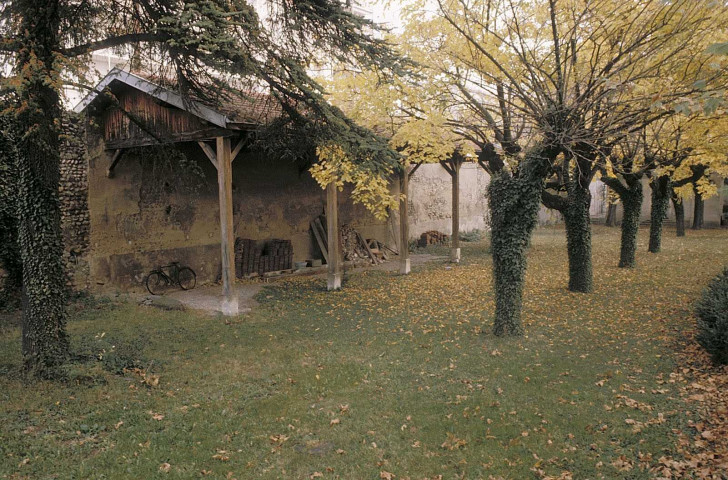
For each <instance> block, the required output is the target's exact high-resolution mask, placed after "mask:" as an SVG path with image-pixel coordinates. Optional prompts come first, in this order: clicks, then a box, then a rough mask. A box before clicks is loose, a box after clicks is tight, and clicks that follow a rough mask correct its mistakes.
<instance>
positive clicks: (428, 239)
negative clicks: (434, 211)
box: [417, 230, 450, 248]
mask: <svg viewBox="0 0 728 480" xmlns="http://www.w3.org/2000/svg"><path fill="white" fill-rule="evenodd" d="M448 243H450V235H448V234H446V233H442V232H438V231H437V230H430V231H428V232H425V233H423V234H422V235H420V239H419V241H418V242H417V245H418V246H419V247H420V248H424V247H426V246H428V245H447V244H448Z"/></svg>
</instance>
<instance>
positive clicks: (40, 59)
mask: <svg viewBox="0 0 728 480" xmlns="http://www.w3.org/2000/svg"><path fill="white" fill-rule="evenodd" d="M58 8H59V4H58V1H57V0H56V1H48V2H37V1H35V0H20V1H19V2H18V9H19V13H20V16H19V18H21V19H22V22H23V24H24V25H23V27H22V28H21V29H20V31H21V32H24V35H25V38H23V39H21V42H22V44H23V45H25V46H26V48H24V49H23V50H21V51H20V52H19V53H18V71H19V72H20V75H21V76H22V79H21V80H22V82H21V86H20V87H19V89H18V95H19V97H20V100H21V104H23V105H25V108H23V109H20V110H17V112H16V116H15V121H16V122H17V128H18V129H20V130H21V131H23V132H25V134H24V135H23V137H22V139H21V141H20V142H19V144H18V157H19V158H18V160H19V161H18V179H17V189H18V217H19V224H18V237H19V245H20V255H21V259H22V263H23V334H22V336H23V341H22V351H23V361H24V364H25V367H26V369H27V370H28V371H29V372H31V373H33V374H35V375H38V376H48V375H52V374H53V368H54V367H55V366H57V365H58V364H60V363H62V362H63V361H64V360H65V359H66V358H67V355H68V338H67V336H66V317H65V311H64V306H65V275H64V269H63V260H62V255H63V247H62V240H61V213H60V206H59V201H58V182H59V176H60V173H59V168H60V167H59V164H60V154H59V128H60V124H61V105H60V98H59V95H58V92H57V91H56V89H55V87H54V86H55V85H59V84H60V78H58V70H57V69H56V67H57V66H56V65H54V62H55V61H56V58H55V55H54V52H55V51H57V50H58V38H57V35H58V31H59V25H60V22H59V16H58Z"/></svg>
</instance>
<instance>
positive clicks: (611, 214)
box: [604, 203, 617, 227]
mask: <svg viewBox="0 0 728 480" xmlns="http://www.w3.org/2000/svg"><path fill="white" fill-rule="evenodd" d="M604 225H606V226H607V227H616V226H617V204H616V203H610V204H609V205H608V206H607V218H606V220H605V221H604Z"/></svg>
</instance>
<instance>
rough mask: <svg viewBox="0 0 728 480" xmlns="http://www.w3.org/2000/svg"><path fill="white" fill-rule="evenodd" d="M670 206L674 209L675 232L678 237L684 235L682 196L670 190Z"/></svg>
mask: <svg viewBox="0 0 728 480" xmlns="http://www.w3.org/2000/svg"><path fill="white" fill-rule="evenodd" d="M672 206H673V208H674V209H675V232H676V234H677V236H678V237H684V236H685V205H684V204H683V201H682V198H680V197H679V196H678V194H677V193H675V191H674V190H673V191H672Z"/></svg>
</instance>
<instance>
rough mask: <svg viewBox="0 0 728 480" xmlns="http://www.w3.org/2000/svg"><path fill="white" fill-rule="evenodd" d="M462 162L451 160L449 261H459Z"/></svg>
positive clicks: (455, 159)
mask: <svg viewBox="0 0 728 480" xmlns="http://www.w3.org/2000/svg"><path fill="white" fill-rule="evenodd" d="M462 164H463V162H462V160H460V158H457V157H456V158H453V161H452V173H451V177H452V237H451V239H452V241H451V250H450V261H451V262H453V263H460V167H461V166H462Z"/></svg>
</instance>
